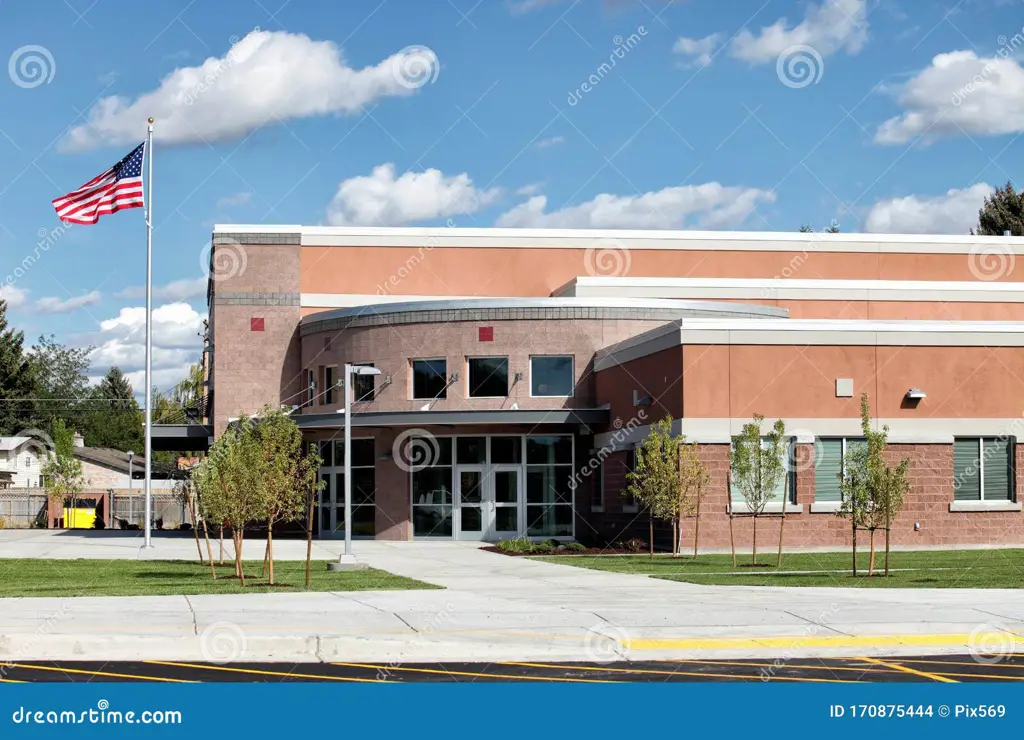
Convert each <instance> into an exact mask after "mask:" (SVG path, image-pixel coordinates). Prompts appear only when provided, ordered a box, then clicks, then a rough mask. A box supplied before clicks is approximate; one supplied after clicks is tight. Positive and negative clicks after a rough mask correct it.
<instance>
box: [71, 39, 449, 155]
mask: <svg viewBox="0 0 1024 740" xmlns="http://www.w3.org/2000/svg"><path fill="white" fill-rule="evenodd" d="M418 59H419V61H420V62H422V61H423V57H419V58H418ZM416 61H417V59H416V58H415V52H414V53H413V54H412V55H410V53H408V51H404V52H399V53H397V54H394V55H392V56H391V57H389V58H387V59H385V60H384V61H382V62H380V63H378V64H376V65H374V66H370V67H364V68H363V69H355V68H353V67H350V66H349V65H348V64H347V62H346V61H345V59H344V58H343V56H342V54H341V50H340V49H339V48H338V47H337V46H336V45H335V44H334V43H333V42H330V41H313V40H312V39H310V38H309V37H308V36H305V35H303V34H297V33H287V32H285V31H253V32H252V33H250V34H249V35H248V36H246V37H245V38H243V39H241V40H240V41H238V43H236V44H235V45H234V46H233V47H232V48H231V50H230V51H229V52H228V53H227V54H225V55H224V56H223V57H220V58H217V57H210V58H209V59H207V60H206V61H204V62H203V63H202V64H201V65H199V66H196V67H181V68H179V69H176V70H174V71H173V72H171V73H170V74H168V75H167V76H166V77H164V78H163V80H161V81H160V84H159V86H158V87H157V88H156V89H155V90H152V91H150V92H146V93H143V94H142V95H140V96H138V97H137V98H135V99H134V100H133V99H130V98H125V97H121V96H117V95H115V96H110V97H106V98H102V99H101V100H99V101H98V102H97V103H96V104H95V105H94V106H93V107H92V109H91V110H90V111H89V115H88V122H87V123H84V124H81V125H78V126H75V127H73V128H72V129H71V130H70V131H69V132H68V134H67V136H66V137H65V138H64V140H63V141H62V147H63V148H65V149H71V150H81V149H89V148H92V147H96V146H101V145H114V144H116V145H123V144H129V143H135V142H137V141H139V140H141V139H142V138H144V136H145V133H146V128H145V127H146V118H148V117H149V116H153V117H155V118H156V120H157V124H156V127H155V132H154V136H155V137H156V138H157V140H159V141H165V142H169V143H185V142H201V141H214V140H221V139H230V138H237V137H241V136H245V135H246V134H248V133H250V132H252V131H254V130H255V129H257V128H259V127H260V126H262V125H264V124H265V123H267V122H273V121H275V120H276V119H281V120H288V119H293V118H305V117H308V116H323V115H327V114H331V113H334V114H339V115H340V114H352V113H356V112H358V111H359V110H361V109H362V107H363V106H365V105H367V104H369V103H372V102H373V101H374V100H376V99H378V98H382V97H386V96H389V95H409V94H411V93H412V92H413V91H414V89H415V88H416V87H417V86H418V84H416V83H411V82H410V80H409V79H406V78H403V74H408V73H410V71H412V70H414V68H415V64H416ZM432 61H433V62H436V58H433V60H432ZM435 72H436V70H435ZM428 77H429V75H428Z"/></svg>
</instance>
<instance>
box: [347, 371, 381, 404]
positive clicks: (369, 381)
mask: <svg viewBox="0 0 1024 740" xmlns="http://www.w3.org/2000/svg"><path fill="white" fill-rule="evenodd" d="M355 365H356V367H373V363H372V362H357V363H355ZM376 377H377V376H376V375H355V376H354V380H353V383H352V392H353V394H354V395H353V396H352V402H353V403H360V402H368V401H372V400H373V394H374V387H373V380H374V378H376Z"/></svg>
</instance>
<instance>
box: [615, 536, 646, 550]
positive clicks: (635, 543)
mask: <svg viewBox="0 0 1024 740" xmlns="http://www.w3.org/2000/svg"><path fill="white" fill-rule="evenodd" d="M619 546H620V547H622V549H623V550H626V551H627V552H643V551H644V550H646V549H647V543H646V542H644V541H643V540H641V539H639V538H638V537H633V538H631V539H628V540H623V541H622V542H620V543H619Z"/></svg>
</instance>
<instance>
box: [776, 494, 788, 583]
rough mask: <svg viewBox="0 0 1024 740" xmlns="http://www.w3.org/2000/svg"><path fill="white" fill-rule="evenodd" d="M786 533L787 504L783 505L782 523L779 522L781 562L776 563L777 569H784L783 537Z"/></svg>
mask: <svg viewBox="0 0 1024 740" xmlns="http://www.w3.org/2000/svg"><path fill="white" fill-rule="evenodd" d="M785 531H786V503H785V502H783V503H782V521H781V522H779V560H778V562H777V563H775V567H776V568H781V567H782V535H783V533H784V532H785Z"/></svg>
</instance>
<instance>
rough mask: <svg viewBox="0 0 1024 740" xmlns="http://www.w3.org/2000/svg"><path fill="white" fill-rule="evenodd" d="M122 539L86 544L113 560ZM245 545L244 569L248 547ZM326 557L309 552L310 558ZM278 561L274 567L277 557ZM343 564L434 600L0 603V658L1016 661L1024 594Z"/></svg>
mask: <svg viewBox="0 0 1024 740" xmlns="http://www.w3.org/2000/svg"><path fill="white" fill-rule="evenodd" d="M126 534H127V533H126ZM132 534H134V533H132ZM0 535H3V538H2V539H0V552H3V553H5V554H7V556H8V557H10V556H11V555H10V554H9V553H10V552H11V551H13V550H19V551H20V550H21V548H22V546H30V547H39V549H40V550H43V549H47V548H50V551H51V552H53V551H55V549H56V550H60V551H61V552H63V553H69V552H72V551H73V550H75V547H70V546H69V545H63V546H62V547H60V548H54V547H53V546H52V545H47V544H40V542H35V543H33V542H32V541H31V538H30V537H27V538H26V540H24V541H18V542H15V541H12V540H16V539H18V538H10V539H9V538H8V535H9V533H7V532H2V533H0ZM129 541H130V540H129V539H126V540H124V542H123V543H122V542H121V541H120V540H118V539H117V538H113V539H112V540H110V541H107V540H101V541H98V542H96V543H93V545H95V546H96V547H98V548H100V549H102V550H103V551H105V552H106V551H109V550H116V549H117V548H118V547H121V548H122V549H121V552H122V553H124V554H127V553H129V552H130V551H131V547H128V546H127V545H128V543H129ZM43 542H45V540H44V541H43ZM284 542H286V541H282V544H284ZM288 544H289V545H291V544H294V545H296V546H298V545H301V546H302V547H301V550H302V554H303V555H304V547H305V544H304V543H300V542H294V541H293V542H291V543H288ZM250 545H251V546H252V547H253V550H252V552H254V553H256V554H257V557H258V554H259V553H261V552H262V544H261V543H260V542H258V541H253V542H252V543H250ZM76 547H77V548H79V549H80V550H82V551H85V550H88V549H89V547H90V545H88V544H82V543H81V542H79V543H78V545H76ZM132 547H136V549H137V546H135V545H132ZM247 547H248V546H247ZM340 548H341V543H337V542H326V543H325V542H320V543H318V544H317V553H318V557H320V558H321V559H323V558H328V557H333V556H334V555H335V554H336V553H337V552H339V551H340ZM189 549H191V557H194V556H195V544H194V542H192V541H191V540H189V539H187V538H181V539H180V540H175V541H174V542H173V543H172V542H171V541H170V540H166V541H165V540H161V541H159V542H158V543H157V550H156V551H146V555H147V556H150V555H156V554H157V552H158V553H160V554H161V555H163V554H168V555H169V554H170V553H171V552H177V553H178V554H177V555H176V556H177V557H189V554H188V550H189ZM277 549H278V544H277V543H275V550H277ZM295 549H299V548H298V547H296V548H295ZM98 551H99V550H94V551H92V552H98ZM282 551H283V552H284V553H285V554H284V555H283V556H284V557H285V558H288V557H289V553H290V552H291V548H290V547H289V546H284V547H282ZM355 551H356V554H357V555H358V556H359V557H360V559H362V560H365V561H366V562H367V563H368V564H369V565H371V566H373V567H375V568H380V569H383V570H387V571H390V572H392V573H396V574H399V575H403V576H408V577H411V578H416V579H419V580H422V581H427V582H430V583H434V584H437V585H441V586H444V587H445V588H446V590H444V591H390V592H386V591H375V592H366V591H364V592H348V593H312V594H252V595H240V596H189V597H184V596H151V597H150V596H146V597H130V598H123V597H110V598H67V599H61V598H46V599H0V659H2V660H6V661H10V662H15V663H16V662H18V661H19V660H32V659H121V660H137V659H158V660H179V661H182V660H193V661H198V660H203V661H219V662H227V661H233V660H249V661H260V660H274V661H331V660H339V661H341V660H344V661H354V662H380V663H390V662H395V663H398V662H427V661H499V660H545V661H551V660H589V661H613V660H623V659H663V658H664V659H668V658H673V659H688V658H701V659H718V658H722V657H732V658H738V657H744V656H751V657H774V658H780V659H788V658H799V657H804V656H848V655H872V656H884V655H899V654H918V655H920V654H926V653H927V654H931V653H954V652H958V653H963V652H977V653H983V654H985V655H992V656H995V657H998V655H1000V654H1005V653H1008V652H1024V590H1020V591H1011V590H967V589H963V590H957V589H899V590H897V589H885V590H883V589H838V588H837V589H831V588H792V589H782V588H760V587H748V586H732V587H728V586H697V585H693V584H686V583H675V582H671V581H662V580H657V579H652V578H649V577H647V576H641V575H627V574H616V573H604V572H601V571H594V570H586V569H581V568H573V567H571V566H565V565H556V564H550V563H542V562H536V561H531V560H526V559H523V558H511V557H506V556H503V555H498V554H494V553H490V552H485V551H481V550H480V549H479V548H478V547H476V546H474V545H472V544H468V543H454V542H395V543H389V542H382V541H367V542H357V543H356V544H355ZM94 556H96V555H94ZM122 556H124V555H122ZM127 556H128V557H137V556H138V553H134V554H128V555H127ZM99 557H102V556H99ZM106 557H117V556H116V555H106ZM321 567H323V566H321ZM995 657H988V658H984V660H993V659H995Z"/></svg>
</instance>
